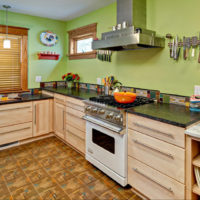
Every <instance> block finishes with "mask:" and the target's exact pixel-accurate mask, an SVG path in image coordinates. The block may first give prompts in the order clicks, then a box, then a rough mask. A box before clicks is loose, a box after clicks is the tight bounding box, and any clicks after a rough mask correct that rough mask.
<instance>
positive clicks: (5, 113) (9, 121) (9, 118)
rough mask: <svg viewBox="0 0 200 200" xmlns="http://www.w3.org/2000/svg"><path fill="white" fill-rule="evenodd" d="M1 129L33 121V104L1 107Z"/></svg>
mask: <svg viewBox="0 0 200 200" xmlns="http://www.w3.org/2000/svg"><path fill="white" fill-rule="evenodd" d="M0 119H1V120H0V127H4V126H11V125H15V124H22V123H26V122H31V121H32V102H28V103H16V104H9V105H2V106H0Z"/></svg>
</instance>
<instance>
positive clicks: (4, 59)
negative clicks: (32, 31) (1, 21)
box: [0, 34, 22, 92]
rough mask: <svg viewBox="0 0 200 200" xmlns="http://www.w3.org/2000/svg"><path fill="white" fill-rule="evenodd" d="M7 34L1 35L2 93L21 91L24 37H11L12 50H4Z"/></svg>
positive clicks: (0, 70)
mask: <svg viewBox="0 0 200 200" xmlns="http://www.w3.org/2000/svg"><path fill="white" fill-rule="evenodd" d="M5 38H6V35H5V34H0V92H4V91H16V90H17V91H19V90H21V63H22V62H21V58H22V55H21V52H22V51H21V48H22V36H18V35H9V36H8V39H9V40H10V41H11V48H10V49H4V48H3V40H4V39H5Z"/></svg>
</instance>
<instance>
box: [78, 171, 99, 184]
mask: <svg viewBox="0 0 200 200" xmlns="http://www.w3.org/2000/svg"><path fill="white" fill-rule="evenodd" d="M78 178H79V179H80V180H81V181H83V182H84V183H85V184H89V183H91V182H93V181H96V180H97V178H96V176H95V175H94V174H93V173H92V172H90V171H85V172H83V173H81V174H79V175H78Z"/></svg>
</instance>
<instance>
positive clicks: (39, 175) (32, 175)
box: [26, 169, 48, 183]
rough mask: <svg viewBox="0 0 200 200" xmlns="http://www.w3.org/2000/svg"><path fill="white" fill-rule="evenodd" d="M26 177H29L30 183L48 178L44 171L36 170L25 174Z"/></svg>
mask: <svg viewBox="0 0 200 200" xmlns="http://www.w3.org/2000/svg"><path fill="white" fill-rule="evenodd" d="M26 175H27V176H28V177H29V179H30V180H31V182H32V183H35V182H37V181H41V180H42V179H43V178H45V177H47V176H48V174H47V173H46V171H44V169H37V170H36V171H30V172H28V173H26Z"/></svg>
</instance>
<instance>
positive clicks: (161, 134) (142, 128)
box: [128, 114, 185, 148]
mask: <svg viewBox="0 0 200 200" xmlns="http://www.w3.org/2000/svg"><path fill="white" fill-rule="evenodd" d="M128 128H129V129H133V130H136V131H138V132H140V133H144V134H147V135H150V136H152V137H155V138H158V139H160V140H163V141H165V142H168V143H171V144H175V145H177V146H179V147H182V148H185V134H184V131H185V130H184V128H180V127H176V126H173V125H170V124H166V123H162V122H159V121H156V120H152V119H148V118H145V117H140V116H137V115H133V114H128Z"/></svg>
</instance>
